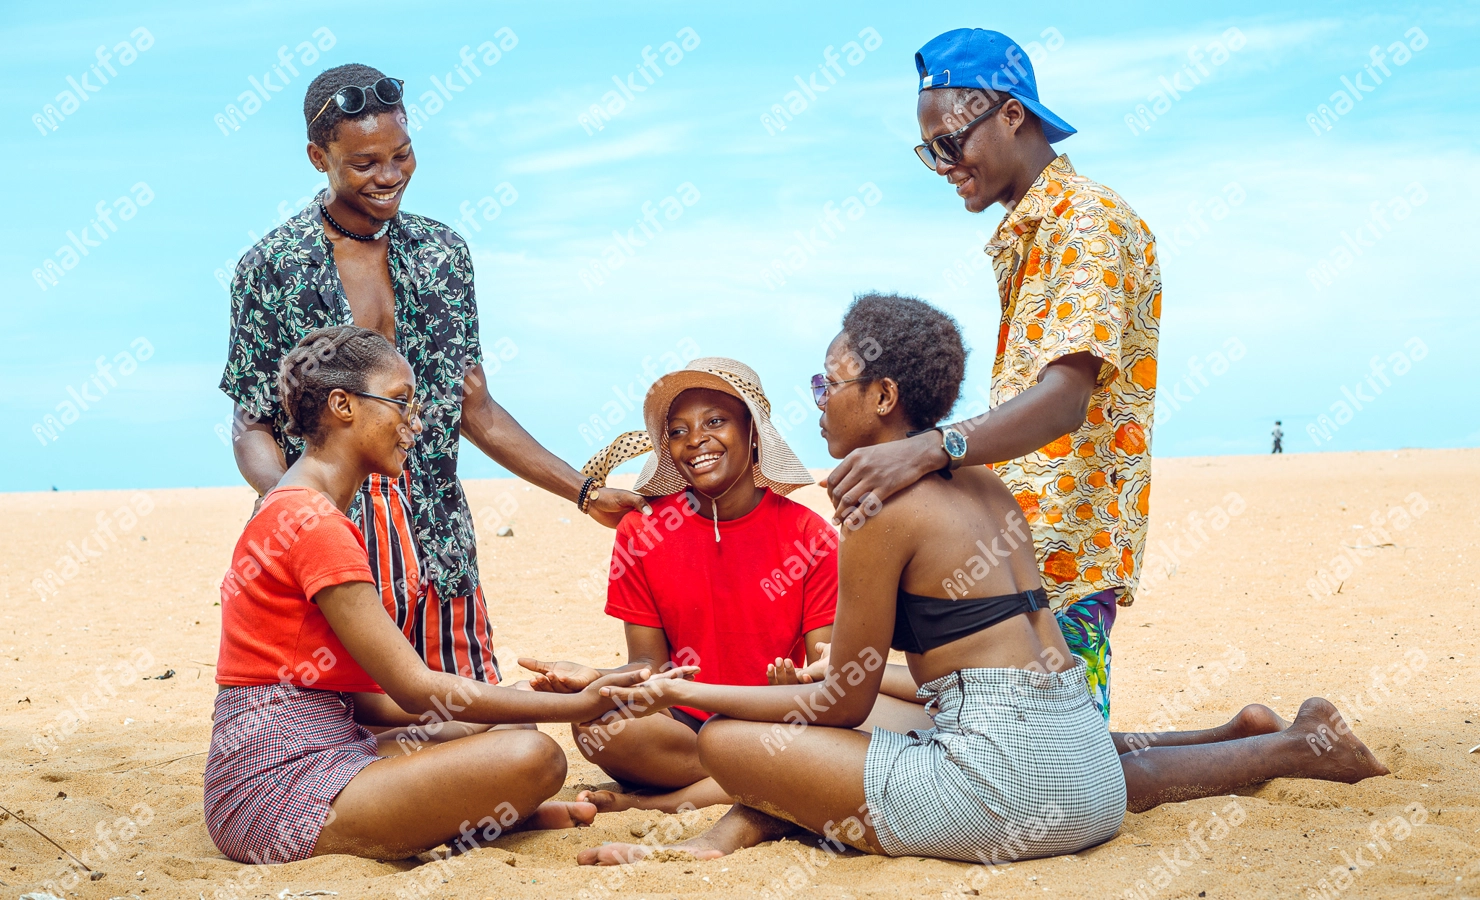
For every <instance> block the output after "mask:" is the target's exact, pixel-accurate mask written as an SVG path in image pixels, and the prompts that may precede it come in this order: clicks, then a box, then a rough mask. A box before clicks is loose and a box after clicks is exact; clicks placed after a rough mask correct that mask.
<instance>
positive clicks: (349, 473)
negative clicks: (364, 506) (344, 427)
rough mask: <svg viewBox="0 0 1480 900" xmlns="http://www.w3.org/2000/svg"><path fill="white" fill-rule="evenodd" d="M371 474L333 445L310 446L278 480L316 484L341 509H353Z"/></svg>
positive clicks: (279, 484)
mask: <svg viewBox="0 0 1480 900" xmlns="http://www.w3.org/2000/svg"><path fill="white" fill-rule="evenodd" d="M369 477H370V470H369V469H366V468H364V467H363V466H359V465H355V464H354V463H352V462H351V461H350V460H349V458H348V457H347V456H345V455H344V454H341V453H336V452H335V451H334V450H333V449H332V448H328V447H318V448H310V449H309V450H308V451H306V452H305V453H304V454H303V455H302V456H300V457H299V458H298V461H297V462H295V463H293V465H292V466H290V467H289V468H288V471H287V472H285V473H284V474H283V477H282V479H281V480H279V481H278V486H279V487H286V486H288V485H297V486H299V487H306V488H313V489H314V490H316V491H318V492H319V493H321V494H323V495H324V496H326V497H328V498H329V499H330V500H331V501H333V503H334V505H335V506H336V507H338V508H339V511H340V512H344V513H347V512H349V505H350V504H351V503H353V502H354V499H355V494H356V493H357V492H358V491H359V489H360V485H362V484H364V483H365V479H366V478H369Z"/></svg>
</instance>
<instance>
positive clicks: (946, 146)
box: [915, 97, 1012, 169]
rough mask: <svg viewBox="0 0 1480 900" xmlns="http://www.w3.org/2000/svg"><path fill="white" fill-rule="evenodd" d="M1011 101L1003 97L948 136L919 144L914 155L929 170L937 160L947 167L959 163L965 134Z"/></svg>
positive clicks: (1009, 98)
mask: <svg viewBox="0 0 1480 900" xmlns="http://www.w3.org/2000/svg"><path fill="white" fill-rule="evenodd" d="M1011 99H1012V98H1011V97H1003V98H1002V99H1001V100H998V101H997V103H996V105H994V106H993V107H992V108H991V109H989V110H987V111H986V112H984V113H982V114H981V115H979V116H977V117H976V118H975V119H972V120H971V121H970V122H967V123H966V124H965V125H962V126H961V127H960V128H958V129H956V130H955V131H953V132H951V133H950V134H943V135H941V136H940V137H934V138H931V139H930V140H928V141H926V142H925V143H923V144H920V145H919V146H917V147H916V148H915V155H916V156H918V157H920V162H922V163H924V164H925V165H926V166H928V167H929V168H931V169H934V168H935V167H936V165H937V164H938V163H937V160H939V161H940V162H944V163H945V164H946V165H948V166H954V165H955V164H956V163H959V162H960V161H961V155H962V154H961V139H962V138H963V137H965V136H966V132H968V131H970V130H971V129H973V128H975V127H976V126H977V125H978V124H979V123H981V122H982V121H984V120H985V119H986V118H987V116H990V115H991V114H992V113H994V112H996V111H997V110H999V109H1001V108H1002V104H1004V103H1006V102H1007V101H1009V100H1011Z"/></svg>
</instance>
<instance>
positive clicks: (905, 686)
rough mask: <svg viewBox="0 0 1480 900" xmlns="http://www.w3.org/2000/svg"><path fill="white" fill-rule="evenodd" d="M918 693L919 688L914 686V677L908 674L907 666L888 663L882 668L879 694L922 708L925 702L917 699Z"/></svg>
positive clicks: (908, 668)
mask: <svg viewBox="0 0 1480 900" xmlns="http://www.w3.org/2000/svg"><path fill="white" fill-rule="evenodd" d="M919 691H920V686H919V685H918V684H915V676H913V675H911V674H910V667H909V666H901V665H899V664H898V663H890V664H889V665H887V666H885V667H884V680H883V682H882V683H881V684H880V685H879V693H881V694H887V695H889V696H890V697H893V698H895V699H896V700H904V701H906V702H908V703H918V704H920V705H921V706H923V705H925V701H924V700H921V699H920V698H919V696H918V694H919Z"/></svg>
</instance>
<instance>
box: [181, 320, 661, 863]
mask: <svg viewBox="0 0 1480 900" xmlns="http://www.w3.org/2000/svg"><path fill="white" fill-rule="evenodd" d="M278 390H279V394H280V396H281V398H282V402H283V408H284V409H285V410H287V412H288V414H289V417H290V420H291V421H290V425H289V432H290V433H292V434H294V435H296V436H299V437H302V438H303V439H304V441H305V450H304V453H303V455H302V456H301V457H300V458H299V459H298V460H297V462H295V463H294V464H293V465H292V466H291V467H290V468H289V469H288V471H287V473H286V474H284V475H283V478H282V480H281V481H279V482H278V485H277V487H276V488H274V489H273V490H272V491H270V492H269V493H268V494H267V496H266V497H265V498H264V499H263V501H262V504H261V507H260V509H259V510H258V511H257V513H255V514H254V515H253V517H252V519H251V521H250V522H248V523H247V527H246V529H245V530H244V531H243V533H242V536H241V539H240V540H239V541H238V542H237V546H236V551H235V553H234V554H233V556H232V564H231V568H230V570H228V572H227V574H226V577H225V579H224V580H223V582H222V585H221V597H222V602H221V607H222V620H221V651H220V659H219V663H218V667H217V676H216V681H217V683H218V684H220V685H221V687H220V689H219V691H218V692H217V694H216V706H215V714H214V717H213V721H214V725H213V727H212V729H211V749H210V756H209V757H208V759H207V762H206V771H205V808H206V825H207V828H208V830H209V831H210V833H211V838H212V840H214V841H215V843H216V846H217V847H219V848H220V849H221V851H222V852H223V853H225V854H226V855H227V856H229V857H231V858H232V859H235V860H237V861H239V862H253V863H259V864H260V863H269V862H271V863H281V862H291V861H294V860H299V859H304V858H306V857H309V856H313V855H319V854H326V853H349V854H354V855H358V856H368V857H377V858H381V859H385V858H400V857H405V856H410V855H412V854H415V853H418V852H420V851H423V850H426V849H427V848H430V847H435V846H438V845H439V844H442V843H445V842H453V843H456V844H458V845H459V846H460V849H464V850H466V849H470V848H471V847H473V846H476V845H478V844H480V843H482V842H484V841H489V840H492V839H494V838H496V837H497V836H498V835H499V834H501V833H503V832H504V831H507V830H509V829H510V828H511V827H514V826H516V825H518V826H520V827H524V828H563V827H570V826H572V825H576V824H585V823H589V822H590V821H591V820H592V818H594V816H595V815H596V807H595V806H594V805H592V804H590V803H588V802H577V803H546V802H545V801H546V800H548V799H549V798H550V797H551V796H553V795H554V794H555V793H556V792H558V791H559V790H560V789H561V787H562V785H563V784H564V782H565V772H566V762H565V754H564V752H563V751H562V750H561V749H560V746H559V745H558V744H556V743H555V741H554V740H552V739H551V738H550V737H548V736H547V735H544V734H541V733H539V732H538V731H535V730H532V729H513V730H510V729H502V728H495V729H492V730H476V729H470V728H468V727H467V726H466V725H462V724H458V723H468V722H473V723H487V724H493V725H497V724H500V723H527V722H582V721H587V720H590V719H593V718H596V717H597V716H600V715H601V714H602V713H605V712H607V711H608V710H610V709H611V708H612V703H611V701H609V700H607V699H605V698H603V697H601V696H600V694H599V690H600V686H601V685H607V684H623V685H625V684H631V683H634V682H635V681H637V680H639V677H640V673H631V672H627V673H619V674H616V675H612V676H610V677H607V678H603V679H601V680H600V681H598V682H593V683H592V684H591V685H590V686H589V687H588V688H587V689H585V690H583V691H580V692H578V693H573V694H566V695H557V694H550V693H535V692H533V691H526V690H514V689H510V688H500V687H495V686H492V685H488V684H483V683H481V682H477V681H473V680H471V679H467V678H461V677H459V676H457V675H451V674H447V673H443V672H433V671H431V670H429V669H428V668H427V667H426V664H425V663H424V662H423V661H422V660H421V658H420V657H419V656H418V655H417V654H416V651H415V650H414V649H413V648H412V646H411V645H410V644H409V643H407V641H406V638H405V637H404V636H403V635H402V634H401V632H400V630H399V629H398V628H397V627H396V625H395V623H394V622H392V621H391V619H390V618H389V617H388V616H387V615H386V613H385V608H384V606H382V605H381V602H380V597H379V595H378V594H377V592H376V588H375V579H374V576H373V574H372V572H371V568H370V560H369V559H368V557H367V554H366V550H365V542H364V538H363V537H362V536H361V534H360V532H359V530H358V529H357V528H356V527H355V525H354V524H353V523H352V522H351V521H350V520H349V518H347V517H346V516H345V514H344V511H345V510H347V509H348V507H349V505H350V503H351V501H352V500H353V499H354V497H355V494H356V492H357V491H358V490H359V488H360V485H361V484H363V483H364V481H365V479H366V478H367V477H368V476H369V475H370V474H371V473H379V474H382V475H385V476H387V477H390V478H395V477H397V476H398V475H400V473H401V467H402V466H403V465H404V463H405V461H406V455H407V452H408V451H409V450H410V448H411V445H412V441H414V440H415V438H416V434H417V433H418V432H420V431H421V420H420V418H419V411H420V404H419V402H418V401H417V400H416V396H415V391H416V385H415V383H414V379H413V376H412V373H411V368H410V366H409V365H408V364H407V362H406V360H405V359H404V358H402V357H401V355H400V354H399V353H397V352H396V350H395V348H394V347H393V346H391V344H390V342H389V341H387V340H386V339H385V338H384V337H383V336H381V335H380V334H379V333H377V332H374V331H370V330H368V329H364V328H356V327H354V326H349V325H344V326H338V327H334V328H325V329H321V330H319V331H315V332H313V333H311V334H309V335H308V336H306V337H305V338H304V339H303V340H302V341H300V342H299V344H298V346H297V347H295V348H294V349H293V350H292V351H291V352H290V353H289V354H288V355H287V356H286V357H285V358H284V359H283V362H282V366H281V369H280V374H279V378H278ZM365 725H378V726H392V727H391V728H390V730H387V731H384V732H382V733H381V734H379V735H373V734H371V733H370V732H369V731H368V730H366V728H365V727H364V726H365ZM413 751H414V752H413ZM429 798H435V802H429Z"/></svg>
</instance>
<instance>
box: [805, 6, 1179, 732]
mask: <svg viewBox="0 0 1480 900" xmlns="http://www.w3.org/2000/svg"><path fill="white" fill-rule="evenodd" d="M915 68H916V70H917V74H918V76H919V82H918V84H919V102H918V103H917V104H916V113H917V116H918V118H919V122H920V134H921V136H922V137H923V138H924V143H922V144H920V145H919V146H918V147H916V148H915V153H916V155H917V156H919V158H920V160H921V161H922V162H924V163H925V165H927V166H929V167H930V168H931V169H933V170H934V171H935V172H936V174H938V175H940V176H942V177H944V178H945V179H947V180H948V181H949V182H950V183H951V185H952V186H953V187H954V188H955V189H956V193H957V195H959V196H960V197H961V198H962V201H963V202H964V203H965V206H966V209H967V210H968V211H970V212H982V211H984V210H985V209H987V208H988V207H989V206H991V205H992V204H994V203H998V204H1001V205H1002V207H1003V209H1005V210H1007V215H1006V216H1005V217H1004V218H1003V219H1002V222H1001V224H999V225H998V226H997V231H996V233H995V235H994V236H993V238H992V240H991V242H990V243H988V244H987V246H986V252H987V254H988V255H989V256H991V258H992V261H993V264H994V266H995V268H996V273H997V287H998V296H997V298H996V299H998V300H1000V302H1001V306H1002V327H1001V330H1000V332H999V334H998V336H997V340H996V359H995V361H994V364H993V367H992V394H991V399H992V408H991V409H990V410H989V411H988V412H985V413H983V414H981V415H979V416H976V417H975V418H973V419H969V420H967V421H963V422H958V423H956V424H954V425H952V424H942V425H940V426H938V427H935V428H930V429H926V430H925V432H923V433H921V434H918V435H915V436H912V437H909V438H908V439H906V440H901V441H890V442H885V443H878V444H874V445H871V446H864V447H861V448H860V449H858V450H856V451H854V452H853V453H851V454H849V455H848V457H847V458H846V459H844V460H843V461H842V463H840V464H839V465H838V467H837V468H836V469H834V470H833V472H832V474H831V475H829V476H828V479H827V486H828V490H829V491H830V493H831V496H832V500H833V503H834V504H835V505H836V507H837V515H836V516H835V517H834V518H835V520H837V519H839V518H841V517H842V516H844V515H846V513H847V512H848V511H849V510H851V509H853V508H854V507H856V506H857V505H858V504H859V503H860V502H861V501H862V500H863V498H864V497H865V496H866V495H868V494H873V495H874V496H875V497H876V498H877V499H878V500H879V501H887V500H888V498H889V497H891V496H893V495H894V494H896V493H898V492H899V491H901V490H903V489H904V488H905V487H907V486H909V485H911V484H914V483H915V482H917V481H919V480H920V479H921V478H923V477H925V476H926V475H929V474H930V473H932V472H937V471H946V472H949V471H952V470H956V469H958V468H959V467H961V466H974V465H981V464H989V465H992V467H993V468H994V470H995V471H996V472H997V474H998V475H999V476H1000V477H1001V478H1002V481H1003V483H1004V484H1006V485H1007V488H1008V490H1009V491H1011V493H1012V494H1013V496H1014V497H1016V498H1017V501H1018V503H1019V505H1020V506H1022V508H1023V511H1024V513H1025V515H1026V516H1027V519H1028V523H1029V525H1030V526H1031V527H1032V530H1033V543H1034V545H1035V547H1036V550H1037V554H1038V561H1039V566H1040V567H1041V570H1042V573H1043V576H1044V588H1045V590H1047V591H1048V597H1049V603H1050V606H1051V607H1052V608H1053V610H1054V611H1055V614H1056V615H1057V617H1058V621H1059V624H1060V626H1061V627H1062V628H1063V631H1064V638H1065V640H1066V641H1068V644H1069V648H1070V649H1071V650H1073V651H1074V653H1075V654H1076V655H1078V656H1079V657H1081V658H1082V659H1084V661H1085V664H1086V665H1087V666H1088V684H1089V691H1090V693H1091V695H1093V697H1094V700H1095V704H1096V705H1097V706H1098V707H1099V709H1100V712H1101V714H1102V715H1103V716H1104V717H1105V719H1106V720H1107V721H1108V720H1109V717H1110V662H1111V652H1110V629H1111V626H1112V625H1114V623H1115V613H1116V606H1117V604H1119V605H1120V606H1129V605H1130V604H1131V602H1132V600H1133V599H1134V596H1135V590H1136V583H1137V581H1138V579H1139V577H1140V565H1141V557H1142V553H1143V551H1144V549H1145V544H1146V524H1147V511H1148V506H1149V501H1150V496H1151V443H1150V442H1151V431H1150V424H1151V415H1152V409H1153V405H1154V404H1153V401H1154V397H1155V388H1156V348H1157V333H1158V321H1159V319H1160V316H1161V275H1160V272H1159V270H1158V267H1157V262H1156V252H1155V238H1154V237H1153V236H1152V234H1151V230H1150V228H1149V227H1148V226H1147V225H1146V223H1145V222H1144V221H1142V220H1141V218H1140V217H1139V216H1137V215H1136V213H1135V211H1134V210H1132V209H1131V208H1130V206H1129V205H1128V204H1127V203H1126V202H1125V201H1124V200H1123V199H1121V197H1120V196H1119V195H1118V194H1116V193H1115V192H1114V191H1112V190H1110V189H1109V188H1107V187H1105V186H1104V185H1101V184H1098V183H1096V182H1094V181H1091V180H1090V179H1088V178H1085V177H1084V176H1082V175H1080V174H1078V173H1077V172H1075V170H1074V167H1073V166H1072V165H1071V164H1070V163H1069V158H1068V157H1067V156H1063V155H1059V154H1058V153H1056V152H1055V150H1054V149H1053V144H1055V143H1057V142H1059V141H1062V140H1064V139H1065V138H1067V137H1068V136H1069V135H1071V134H1073V133H1074V129H1073V128H1072V127H1070V126H1069V125H1068V123H1066V122H1065V121H1064V120H1063V119H1061V118H1059V117H1058V116H1057V115H1055V114H1054V113H1053V112H1051V111H1050V110H1049V109H1048V107H1046V106H1045V105H1044V104H1043V103H1042V102H1040V101H1039V99H1038V88H1037V83H1036V81H1035V79H1034V76H1033V64H1032V62H1031V61H1029V59H1028V56H1027V54H1026V53H1025V52H1024V51H1023V49H1022V47H1021V46H1020V45H1018V44H1017V43H1015V42H1014V41H1012V40H1011V39H1010V38H1008V37H1007V36H1006V35H1003V34H1000V33H998V32H995V31H985V30H983V29H979V28H976V29H968V28H961V29H957V30H955V31H949V32H946V33H945V34H942V35H939V36H938V37H936V38H934V39H932V40H931V41H930V42H928V43H927V44H925V46H924V47H921V48H920V52H918V53H916V54H915Z"/></svg>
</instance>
